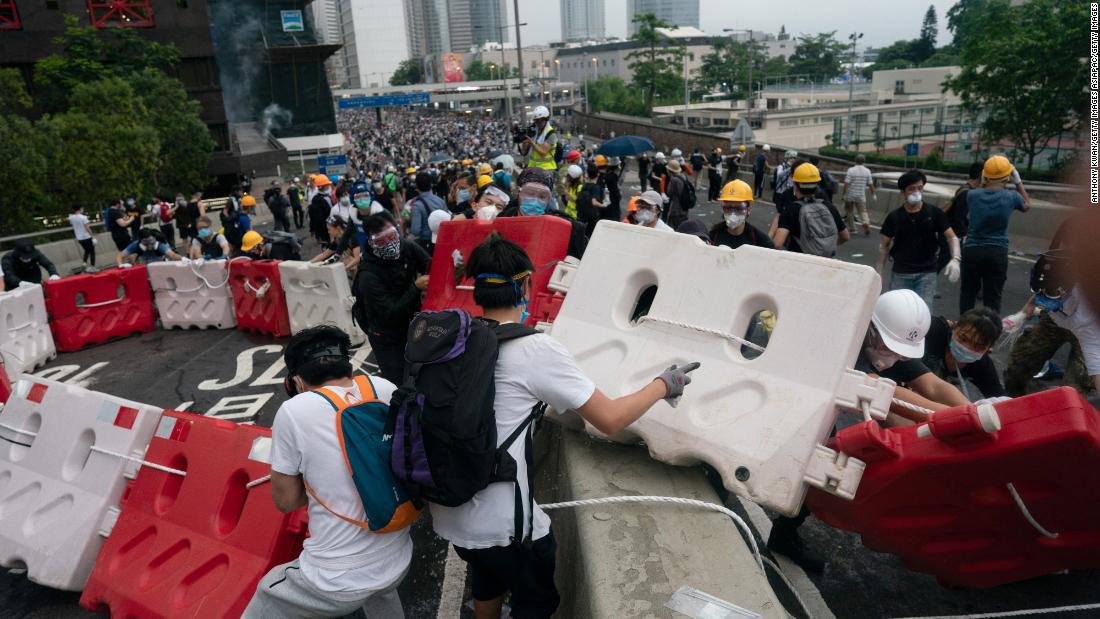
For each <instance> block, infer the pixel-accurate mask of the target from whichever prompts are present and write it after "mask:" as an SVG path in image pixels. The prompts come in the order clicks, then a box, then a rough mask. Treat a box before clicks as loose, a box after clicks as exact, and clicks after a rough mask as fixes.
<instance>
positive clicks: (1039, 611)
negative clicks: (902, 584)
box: [898, 604, 1100, 619]
mask: <svg viewBox="0 0 1100 619" xmlns="http://www.w3.org/2000/svg"><path fill="white" fill-rule="evenodd" d="M1096 609H1100V604H1077V605H1074V606H1052V607H1050V608H1028V609H1024V610H1007V611H1003V612H999V613H980V614H976V615H936V616H934V617H899V618H898V619H992V618H993V617H1026V616H1028V615H1046V614H1051V613H1072V612H1076V611H1079V610H1096Z"/></svg>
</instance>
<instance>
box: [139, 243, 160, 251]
mask: <svg viewBox="0 0 1100 619" xmlns="http://www.w3.org/2000/svg"><path fill="white" fill-rule="evenodd" d="M141 248H142V249H144V250H145V251H153V250H154V249H156V248H157V242H156V241H142V242H141Z"/></svg>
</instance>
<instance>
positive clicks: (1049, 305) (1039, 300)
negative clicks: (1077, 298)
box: [1035, 293, 1062, 312]
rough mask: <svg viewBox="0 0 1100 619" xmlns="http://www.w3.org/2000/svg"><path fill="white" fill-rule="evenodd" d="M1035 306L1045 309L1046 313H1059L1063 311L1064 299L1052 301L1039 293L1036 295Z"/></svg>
mask: <svg viewBox="0 0 1100 619" xmlns="http://www.w3.org/2000/svg"><path fill="white" fill-rule="evenodd" d="M1035 305H1036V306H1037V307H1041V308H1043V311H1046V312H1057V311H1058V310H1060V309H1062V298H1061V297H1059V298H1057V299H1052V298H1050V297H1048V296H1046V295H1045V294H1042V293H1039V294H1037V295H1035Z"/></svg>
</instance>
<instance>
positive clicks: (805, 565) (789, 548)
mask: <svg viewBox="0 0 1100 619" xmlns="http://www.w3.org/2000/svg"><path fill="white" fill-rule="evenodd" d="M768 550H770V551H772V552H774V553H776V554H781V555H783V556H785V557H787V558H788V559H790V560H791V561H794V563H795V564H796V565H798V566H799V567H801V568H802V569H804V570H806V571H807V572H821V571H822V570H824V569H825V561H823V560H822V559H821V558H820V557H818V556H816V555H814V554H813V553H811V552H809V551H808V550H806V544H805V542H803V541H802V537H801V536H799V535H798V529H791V528H788V527H773V528H772V533H771V535H770V536H768Z"/></svg>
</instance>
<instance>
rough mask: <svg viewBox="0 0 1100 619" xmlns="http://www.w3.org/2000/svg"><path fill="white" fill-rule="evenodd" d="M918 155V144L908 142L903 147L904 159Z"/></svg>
mask: <svg viewBox="0 0 1100 619" xmlns="http://www.w3.org/2000/svg"><path fill="white" fill-rule="evenodd" d="M918 153H920V144H917V143H916V142H910V143H908V144H906V145H905V156H906V157H916V156H917V154H918Z"/></svg>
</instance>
